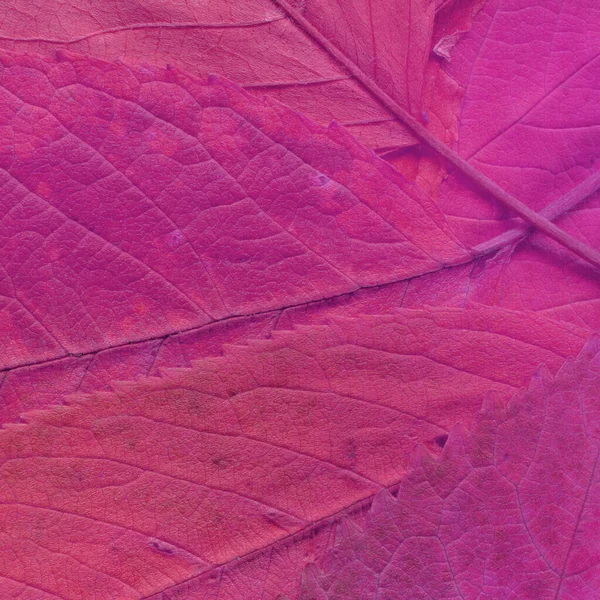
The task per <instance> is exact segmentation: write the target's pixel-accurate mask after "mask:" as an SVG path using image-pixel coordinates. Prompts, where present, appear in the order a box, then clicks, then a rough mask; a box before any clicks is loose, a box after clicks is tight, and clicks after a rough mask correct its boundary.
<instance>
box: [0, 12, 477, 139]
mask: <svg viewBox="0 0 600 600" xmlns="http://www.w3.org/2000/svg"><path fill="white" fill-rule="evenodd" d="M449 4H450V5H451V4H452V3H445V4H444V6H443V7H440V8H441V9H442V10H440V12H439V14H438V16H437V19H436V3H435V2H432V1H431V0H410V2H399V1H396V0H391V1H388V2H385V3H380V4H373V3H371V2H367V1H366V0H360V1H355V2H353V4H352V9H351V10H343V9H342V8H341V7H340V6H338V5H337V4H336V3H332V2H323V1H322V0H308V1H303V2H295V3H294V5H295V6H297V7H299V8H301V9H302V10H303V12H304V14H305V15H306V16H307V17H308V18H309V19H310V20H311V22H313V23H314V24H315V25H316V26H317V27H319V29H320V30H321V31H323V33H325V34H326V35H328V36H329V37H331V39H332V40H333V41H334V42H335V43H337V44H339V45H340V46H341V48H342V49H343V51H344V52H346V53H347V54H348V55H349V56H350V57H351V58H352V59H353V60H355V61H356V62H357V63H358V64H359V65H360V66H361V68H364V69H365V70H366V71H367V72H368V73H369V74H370V75H372V76H373V77H374V78H375V79H376V80H377V81H378V82H379V83H380V84H381V85H382V87H383V88H384V89H385V90H386V91H387V92H388V93H390V94H392V96H393V97H394V98H395V99H396V100H397V101H398V102H400V104H402V105H403V106H405V107H406V108H408V109H409V110H411V111H412V112H413V113H414V114H417V115H420V114H421V112H422V110H423V106H424V104H423V94H424V93H425V90H426V87H427V85H428V84H427V82H426V66H427V64H428V62H429V60H430V50H431V48H432V46H433V45H434V44H436V43H438V42H439V41H440V39H442V38H444V39H447V38H449V37H452V36H457V35H458V31H465V30H466V29H468V27H469V25H470V20H471V13H472V12H473V11H474V10H475V7H476V6H477V5H478V2H473V1H471V0H470V1H469V2H461V4H462V5H464V6H461V7H460V10H459V9H455V8H454V7H452V6H448V5H449ZM0 23H1V24H0V44H1V45H2V47H4V48H5V49H8V50H12V51H16V52H41V53H44V54H49V55H51V56H52V55H53V54H54V52H55V51H56V50H57V49H58V48H62V49H67V50H69V51H72V52H77V53H82V54H86V55H88V56H95V57H97V58H102V59H105V60H110V61H113V60H115V59H122V58H125V57H126V59H127V62H129V63H136V64H143V63H149V64H153V65H158V66H163V67H164V66H167V65H169V64H171V65H175V66H178V67H181V68H183V69H185V70H186V71H188V72H190V73H193V74H197V75H201V76H202V77H207V76H208V75H209V74H212V73H217V74H220V75H225V76H226V77H228V78H230V79H233V80H235V81H236V82H238V83H239V84H240V85H243V86H244V87H246V88H247V89H249V90H253V91H256V92H257V93H259V94H263V93H267V94H269V95H271V96H273V97H275V98H277V99H278V100H281V101H283V102H285V103H286V104H288V105H290V106H291V107H292V108H294V109H296V110H300V111H302V112H303V113H304V114H306V115H307V116H309V117H311V118H313V119H315V120H316V121H318V122H321V123H323V124H328V123H329V122H330V121H331V120H332V119H335V120H337V121H339V122H340V123H343V124H344V125H345V126H346V127H348V129H349V130H350V131H351V132H352V133H353V135H355V136H357V137H358V139H360V140H361V142H363V143H364V144H366V145H367V146H370V147H373V148H380V149H388V150H389V149H391V148H398V147H406V146H410V145H413V144H414V143H415V139H414V137H413V136H412V135H411V134H410V133H409V132H408V131H407V130H406V128H405V127H404V126H403V125H402V124H401V123H399V122H398V121H397V120H396V119H395V117H394V116H393V115H392V114H391V113H390V112H389V111H388V110H387V109H386V108H385V107H384V106H382V105H381V104H380V103H379V102H378V101H377V100H376V99H374V98H372V97H371V95H370V94H369V93H368V92H366V91H365V90H364V89H362V88H361V86H360V85H359V84H358V83H357V82H356V81H354V80H353V79H352V78H351V77H349V75H348V73H347V72H346V71H345V70H344V69H343V68H342V67H341V66H340V65H339V64H337V63H336V61H335V60H332V58H331V57H330V56H329V55H328V54H327V52H325V51H324V50H323V49H322V48H321V47H320V46H319V45H318V44H317V43H316V42H315V41H314V40H312V39H310V38H307V37H306V36H305V34H304V33H303V32H302V30H301V29H300V28H298V26H297V25H296V24H295V23H294V22H293V21H292V20H291V19H289V17H288V16H287V15H286V13H285V12H284V11H282V10H281V9H280V8H279V7H278V6H277V5H276V4H275V3H273V2H272V1H271V0H243V1H238V2H235V3H234V4H232V3H231V2H229V1H227V0H212V1H211V2H210V3H206V2H201V3H179V2H162V1H161V2H154V1H149V0H141V1H139V2H135V3H133V4H131V3H129V4H128V5H127V7H126V8H124V7H123V6H122V3H121V2H118V1H117V0H110V1H107V2H102V3H92V4H86V3H84V2H75V3H72V4H70V5H69V6H68V7H67V6H65V5H64V4H63V3H61V2H60V1H57V0H51V1H48V2H45V3H44V6H43V7H42V8H40V9H39V10H35V11H34V10H31V8H30V0H16V1H15V2H14V3H13V4H12V5H11V6H10V7H9V6H6V7H5V8H2V7H0ZM372 57H374V59H372ZM437 90H438V92H437V93H438V94H440V93H442V88H437ZM452 100H453V98H452V94H448V101H449V102H452ZM427 104H428V102H425V105H427ZM426 110H428V108H426ZM456 110H457V106H453V107H452V108H451V110H448V111H446V112H447V115H446V116H445V118H444V120H445V121H446V122H450V119H451V117H450V115H452V116H455V114H456ZM436 112H437V113H438V115H436V118H437V116H439V115H442V114H443V113H444V112H445V111H444V109H443V108H441V105H438V106H437V111H436ZM452 127H453V129H455V128H456V123H455V122H454V123H452Z"/></svg>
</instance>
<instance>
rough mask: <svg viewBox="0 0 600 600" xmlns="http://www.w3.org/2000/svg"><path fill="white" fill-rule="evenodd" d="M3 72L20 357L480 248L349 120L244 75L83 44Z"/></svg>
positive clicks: (9, 248) (72, 348) (8, 267)
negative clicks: (151, 63)
mask: <svg viewBox="0 0 600 600" xmlns="http://www.w3.org/2000/svg"><path fill="white" fill-rule="evenodd" d="M61 56H62V55H61ZM0 83H1V84H2V87H1V88H0V94H1V101H2V106H3V114H2V123H3V131H4V132H5V135H4V138H3V139H4V145H3V146H2V148H0V178H1V182H2V187H3V190H4V194H3V196H2V198H3V199H2V202H3V204H4V207H5V208H4V210H5V212H6V213H7V215H8V217H7V219H5V222H4V224H3V227H4V232H3V239H5V242H4V244H3V247H2V248H1V254H0V265H1V272H2V288H3V294H4V296H5V298H6V300H5V303H4V306H3V307H2V310H1V312H0V327H1V330H2V333H3V336H4V337H5V338H6V339H7V340H9V343H8V345H6V346H5V347H4V348H2V349H1V350H0V359H1V361H2V364H3V366H4V367H12V366H16V365H19V364H24V363H35V362H39V361H41V360H47V359H50V358H56V357H60V356H64V355H67V354H81V353H89V352H93V351H97V350H100V349H103V348H107V347H111V346H116V345H120V344H123V343H125V342H131V341H137V340H141V339H148V338H154V337H159V336H162V335H164V334H167V333H172V332H176V331H181V330H185V329H190V328H192V327H196V326H199V325H202V324H205V323H208V322H210V321H213V320H215V319H221V318H224V317H228V316H231V315H235V314H248V313H254V312H261V311H265V310H269V309H273V308H277V307H282V306H287V305H291V304H299V303H303V302H307V301H310V300H318V299H321V298H323V297H327V296H334V295H338V294H341V293H345V292H349V291H353V290H356V289H359V288H361V287H368V286H374V285H379V284H382V283H386V282H389V281H394V280H397V279H404V278H406V277H411V276H415V275H419V274H422V273H424V272H427V271H430V270H435V269H438V268H441V267H442V266H444V265H445V264H448V263H452V262H462V261H464V260H467V259H468V254H467V253H466V251H465V250H464V249H463V248H462V247H461V246H460V245H459V244H458V243H457V242H456V240H455V239H454V238H453V236H452V234H451V233H450V232H449V230H448V227H447V226H446V224H445V221H444V219H443V217H442V215H441V214H440V213H439V212H438V211H437V209H436V208H435V206H434V205H433V203H432V202H431V200H430V199H428V198H427V197H426V196H425V195H424V194H422V193H421V192H420V191H419V190H418V189H417V188H416V187H414V186H411V185H409V184H407V183H406V181H405V180H403V178H402V177H401V176H400V175H398V174H397V173H396V172H394V170H393V169H391V168H390V167H389V166H388V165H387V164H386V163H385V162H383V161H380V160H378V159H376V158H375V157H374V156H373V155H372V154H371V153H370V152H368V151H366V150H365V149H364V148H362V147H360V146H359V145H358V144H357V143H356V142H355V141H354V140H353V139H352V138H350V136H349V135H348V134H347V133H346V132H344V131H342V130H341V129H339V128H330V129H329V130H324V129H323V128H321V127H319V126H317V125H315V124H313V123H312V122H310V121H308V120H307V119H305V118H303V117H301V116H300V115H298V114H297V113H294V112H292V111H291V110H289V109H287V108H285V107H283V106H282V105H280V104H277V103H273V102H269V101H268V100H266V99H262V100H255V99H254V98H252V97H250V96H249V95H248V94H245V93H243V92H242V91H240V90H239V89H238V88H237V87H236V86H234V85H233V84H230V83H226V82H223V81H216V80H215V81H213V82H212V83H210V84H204V83H201V82H199V81H197V80H194V79H192V78H189V77H188V76H186V75H184V74H182V73H180V72H178V71H175V70H173V69H171V70H160V69H150V68H140V69H136V70H132V69H130V68H129V67H126V66H123V65H116V64H113V65H111V64H108V63H104V62H98V61H94V60H91V59H85V58H68V57H65V56H62V57H61V58H60V59H59V60H58V61H57V62H55V61H45V60H41V59H39V58H33V57H29V56H22V57H11V56H4V57H3V58H2V78H1V82H0Z"/></svg>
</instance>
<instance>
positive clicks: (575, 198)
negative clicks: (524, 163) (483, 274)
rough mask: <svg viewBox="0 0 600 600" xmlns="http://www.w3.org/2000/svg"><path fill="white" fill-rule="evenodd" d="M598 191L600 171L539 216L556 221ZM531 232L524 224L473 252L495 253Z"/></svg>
mask: <svg viewBox="0 0 600 600" xmlns="http://www.w3.org/2000/svg"><path fill="white" fill-rule="evenodd" d="M598 189H600V170H598V171H596V172H595V173H594V174H593V175H591V176H590V177H588V178H587V179H585V180H584V181H582V182H581V183H580V184H579V185H577V186H575V187H574V188H573V189H572V190H570V191H569V192H567V193H566V194H565V195H564V196H561V197H560V198H558V199H557V200H555V201H554V202H551V203H550V204H548V206H546V207H545V208H543V209H542V210H541V211H540V212H539V214H540V215H541V216H543V217H545V218H546V219H549V220H550V221H554V220H556V219H558V218H559V217H560V216H562V215H564V214H565V213H567V212H568V211H570V210H573V209H574V208H575V207H576V206H577V205H578V204H579V203H581V202H583V201H584V200H585V199H586V198H587V197H588V196H590V195H591V194H593V193H594V192H596V191H597V190H598ZM531 231H532V229H531V227H527V226H526V225H525V224H523V226H522V227H517V228H515V229H511V230H510V231H505V232H504V233H501V234H500V235H497V236H496V237H495V238H492V239H491V240H487V241H486V242H483V243H482V244H479V245H478V246H475V248H473V251H474V252H475V254H476V255H477V256H482V255H484V254H489V253H490V252H495V251H496V250H499V249H500V248H503V247H504V246H508V245H510V244H514V243H516V242H518V241H520V240H522V239H524V238H526V237H527V236H528V235H529V234H530V233H531Z"/></svg>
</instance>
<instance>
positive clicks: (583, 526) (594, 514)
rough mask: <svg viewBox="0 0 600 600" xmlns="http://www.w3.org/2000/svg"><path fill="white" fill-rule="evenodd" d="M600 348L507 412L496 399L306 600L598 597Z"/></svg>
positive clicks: (353, 537) (543, 377)
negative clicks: (599, 391)
mask: <svg viewBox="0 0 600 600" xmlns="http://www.w3.org/2000/svg"><path fill="white" fill-rule="evenodd" d="M599 351H600V345H599V344H598V340H595V341H593V342H590V343H589V344H588V345H587V346H586V348H585V349H584V350H583V351H582V352H581V354H580V355H579V357H578V358H577V360H569V361H567V362H566V363H565V364H564V365H563V367H562V368H561V369H560V371H559V373H558V374H557V375H556V377H555V378H552V377H551V376H550V375H549V374H548V373H547V372H544V371H542V372H541V373H539V374H537V375H536V376H535V377H534V379H533V381H532V383H531V385H530V386H529V389H528V390H527V391H524V392H522V393H519V394H517V395H516V396H515V397H514V398H513V399H512V400H511V402H510V403H509V405H508V407H506V408H502V406H501V405H498V404H497V403H494V401H491V400H489V401H488V404H487V406H486V407H485V408H484V410H483V412H482V413H480V414H479V415H478V416H477V418H476V420H475V423H474V425H473V428H472V430H471V432H467V431H465V430H464V429H463V428H460V427H458V428H456V429H455V430H453V431H452V433H451V434H450V437H449V439H448V443H447V444H446V445H445V447H444V450H443V452H442V455H441V457H440V458H439V459H435V458H432V457H430V456H428V455H427V454H426V453H423V452H421V453H419V455H418V457H417V459H416V462H415V464H414V466H413V468H412V470H411V472H410V473H409V474H408V475H407V477H405V478H404V479H403V481H402V483H401V484H400V488H399V490H398V492H397V497H394V496H392V495H391V494H390V493H389V492H386V491H384V492H381V493H380V494H379V495H378V496H377V498H376V499H375V501H374V502H373V505H372V506H371V509H370V511H369V513H368V515H367V517H366V524H364V525H363V526H362V527H358V526H357V525H355V524H353V523H352V521H350V522H348V524H347V527H346V528H345V531H343V532H342V535H341V536H339V537H338V540H337V541H336V543H335V546H334V548H333V549H332V550H331V551H329V552H327V553H326V554H325V556H323V557H319V559H318V560H317V564H316V565H314V566H311V567H310V568H309V569H308V570H307V571H306V573H305V577H304V582H305V585H304V591H303V594H302V595H301V598H302V600H308V599H309V598H311V599H312V598H318V599H319V600H321V599H323V600H325V599H334V598H335V599H338V600H341V599H350V598H361V600H370V599H374V598H378V599H379V598H380V599H382V600H383V599H391V598H414V599H415V600H417V599H421V598H422V599H425V598H439V599H446V598H447V599H450V598H452V599H458V598H462V599H463V600H471V599H475V598H497V599H502V600H508V599H512V598H514V599H516V598H520V599H531V600H550V599H552V600H567V599H568V600H595V598H597V597H598V589H600V546H599V545H598V534H599V533H600V532H599V521H598V510H599V509H600V505H599V498H600V470H599V469H598V460H599V456H600V455H599V452H600V437H599V435H598V434H599V432H600V412H599V410H598V377H599V376H600V352H599Z"/></svg>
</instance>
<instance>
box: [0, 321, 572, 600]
mask: <svg viewBox="0 0 600 600" xmlns="http://www.w3.org/2000/svg"><path fill="white" fill-rule="evenodd" d="M486 317H487V318H486ZM514 324H515V323H514V321H511V318H510V315H509V316H507V318H506V320H505V321H502V319H497V320H496V321H495V322H494V321H493V319H491V318H490V315H489V314H488V315H486V314H485V313H477V311H473V312H471V311H461V310H441V311H438V312H435V311H434V312H428V311H405V312H404V314H403V315H398V316H379V317H375V316H373V317H368V316H365V317H362V318H360V319H349V318H345V319H338V320H336V321H335V322H333V323H332V324H331V325H330V326H304V327H301V328H300V329H298V330H297V331H291V332H290V331H288V332H280V333H277V334H275V335H274V337H273V339H272V340H270V341H252V342H250V343H249V345H247V346H229V347H227V348H226V353H225V355H224V356H223V357H218V358H212V359H211V358H209V359H205V360H202V361H199V362H195V363H194V364H193V366H192V368H191V369H170V370H167V371H165V372H164V373H163V377H161V378H149V379H144V380H141V381H139V382H136V383H127V384H126V383H122V384H118V385H117V387H116V388H115V391H114V392H98V393H94V394H93V395H91V396H85V397H77V396H71V397H70V398H69V402H70V405H69V406H61V407H56V408H54V409H51V410H45V411H34V412H30V413H28V414H27V415H25V420H26V423H25V424H15V425H6V426H5V430H4V431H2V432H1V433H0V452H1V454H0V456H1V459H0V465H1V466H0V472H1V479H0V481H1V482H2V483H1V486H0V523H1V524H2V529H1V530H2V536H0V545H1V546H0V547H1V552H2V555H4V556H7V557H11V559H10V560H5V561H2V563H1V564H0V577H1V579H0V591H1V595H2V597H6V598H17V597H19V594H22V596H21V597H34V596H32V594H33V595H35V594H41V593H42V592H43V594H45V595H42V596H39V595H38V596H35V597H43V598H60V599H61V600H71V599H73V600H75V599H77V600H79V599H82V600H83V599H86V598H89V597H91V596H92V595H93V594H96V595H97V596H98V597H100V598H112V597H118V598H122V599H124V600H125V599H127V598H142V597H145V596H147V595H150V594H152V593H156V592H159V591H160V590H161V589H164V588H172V587H173V586H174V584H177V583H179V582H183V581H186V580H190V578H194V577H198V576H200V575H201V574H202V573H205V575H204V579H197V580H196V585H197V586H199V587H198V589H199V590H200V591H199V592H198V593H208V592H209V591H210V590H211V589H212V583H214V581H215V577H217V578H218V577H221V575H219V573H221V574H222V573H223V569H225V570H226V572H227V574H228V576H230V577H234V576H240V575H236V573H237V574H239V573H241V574H242V575H244V576H245V577H247V576H248V573H247V571H246V572H245V571H244V567H243V566H240V564H239V560H238V559H239V557H242V556H245V555H247V554H249V553H251V552H253V551H259V550H260V551H262V554H261V555H260V556H259V557H258V558H254V559H253V560H251V561H250V562H249V563H247V564H246V567H247V568H250V569H252V567H254V568H258V567H257V566H256V565H257V564H260V562H261V560H262V562H263V567H264V561H265V560H267V562H270V560H271V558H273V560H274V561H275V563H276V562H277V561H279V562H280V563H281V562H285V560H284V559H285V556H290V559H289V561H290V562H289V564H287V567H286V568H285V569H283V570H282V571H281V573H280V574H278V572H277V571H270V570H268V569H267V572H266V575H265V577H266V578H267V580H268V581H267V580H265V582H264V585H265V586H266V585H268V586H269V587H270V589H277V587H278V586H279V587H280V588H281V589H283V590H285V589H286V588H288V589H289V588H290V586H293V585H298V584H299V582H300V571H301V569H302V568H303V567H304V566H305V565H306V563H307V561H309V560H311V556H314V552H315V551H316V550H318V549H319V548H321V550H324V549H325V548H326V547H327V545H328V544H329V541H328V540H329V539H330V537H331V532H330V528H331V525H332V522H331V517H335V515H336V513H338V512H339V511H340V510H344V509H347V508H348V507H351V506H352V505H355V504H356V503H357V502H359V501H361V500H363V499H366V498H369V497H371V496H372V495H373V494H375V493H377V492H378V491H380V490H381V489H382V488H384V487H387V486H391V485H395V484H396V483H397V482H398V481H399V480H400V479H401V478H402V476H403V475H404V473H405V470H406V468H407V466H408V465H409V462H410V455H411V452H412V449H413V447H414V445H415V444H416V443H417V442H422V443H424V444H426V445H428V446H429V447H430V448H432V449H435V448H438V449H439V447H440V446H441V445H443V443H444V440H445V436H446V435H447V433H448V431H449V430H450V429H451V428H452V426H453V425H454V423H455V422H456V421H459V420H460V421H463V422H466V423H468V422H470V420H471V416H472V415H473V414H475V412H476V411H477V409H478V407H479V406H480V403H481V398H482V396H483V395H484V394H485V393H486V391H487V390H489V389H490V388H494V389H496V390H498V394H499V397H500V398H508V397H510V396H511V395H512V393H513V392H514V390H515V388H518V387H519V386H520V385H522V383H523V382H524V380H526V379H527V377H529V376H530V375H531V373H532V372H533V370H534V369H535V368H536V365H537V364H538V362H539V361H540V360H542V361H544V362H545V363H547V364H548V365H550V367H551V368H552V369H553V370H556V369H558V368H559V367H560V365H562V364H563V362H564V356H565V355H568V354H573V352H576V351H577V349H578V348H581V346H582V344H583V341H582V339H581V337H579V336H578V335H576V334H575V333H574V332H570V331H568V330H567V329H565V328H562V329H561V328H560V327H556V328H555V329H553V330H549V329H547V328H546V329H544V328H540V327H539V325H536V322H535V320H531V321H525V320H523V321H521V327H520V328H519V330H518V333H516V334H514V335H511V334H510V333H509V332H507V331H506V326H507V325H510V326H511V327H512V326H514ZM350 510H352V511H354V512H356V508H354V509H350ZM334 521H335V518H334ZM315 524H316V526H317V529H316V530H313V534H311V535H305V534H304V533H302V532H304V531H306V530H307V528H310V527H312V526H314V525H315ZM328 532H329V533H328ZM293 534H298V535H300V538H299V540H298V544H295V545H293V546H291V545H290V544H289V542H290V540H289V539H287V538H289V536H291V535H293ZM302 536H304V537H302ZM319 536H320V537H319ZM232 561H233V562H232ZM275 563H274V564H275ZM219 565H224V566H223V567H219ZM217 567H219V568H218V569H217V570H215V569H216V568H217ZM294 573H295V575H296V578H295V579H294V578H293V577H292V575H293V574H294ZM283 574H285V578H282V577H283ZM211 582H212V583H211ZM185 585H186V587H188V588H189V586H190V585H191V584H190V583H187V584H185ZM240 585H241V584H240ZM169 593H171V592H169ZM173 593H175V592H173ZM211 593H212V592H211ZM28 595H29V596H28ZM276 595H277V594H274V596H276ZM166 597H168V596H166ZM173 597H176V596H173ZM184 597H186V596H184ZM191 597H194V596H191ZM199 597H202V596H199Z"/></svg>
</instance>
